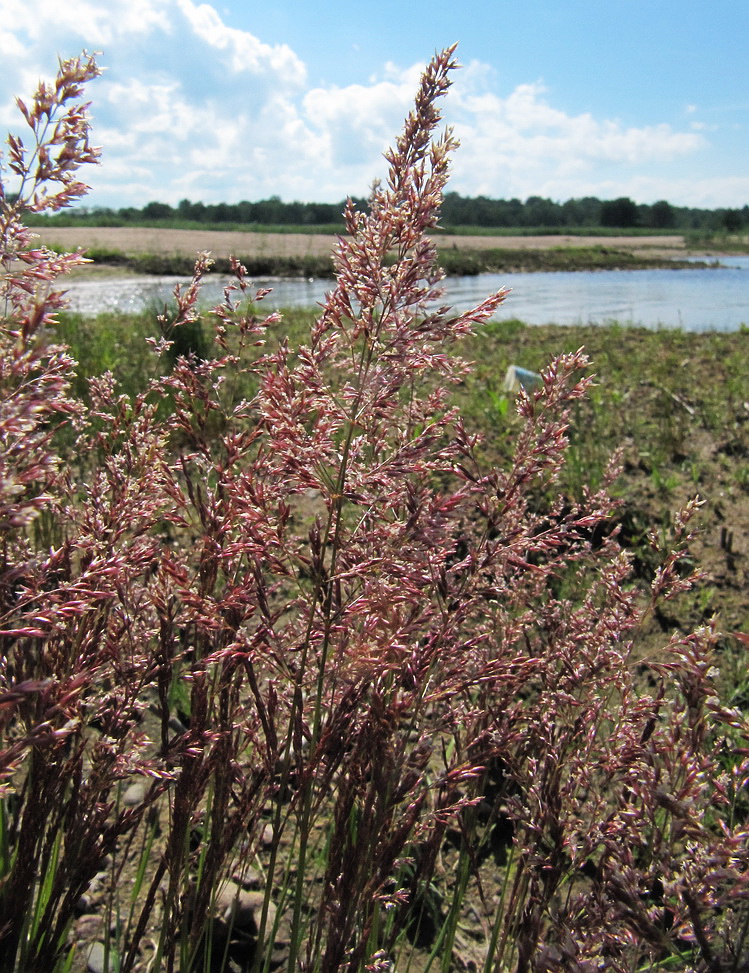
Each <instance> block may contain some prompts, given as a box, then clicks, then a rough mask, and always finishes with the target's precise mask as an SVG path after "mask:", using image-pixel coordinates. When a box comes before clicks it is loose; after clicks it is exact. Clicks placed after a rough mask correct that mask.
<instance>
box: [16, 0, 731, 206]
mask: <svg viewBox="0 0 749 973" xmlns="http://www.w3.org/2000/svg"><path fill="white" fill-rule="evenodd" d="M454 42H457V43H458V45H459V46H458V52H457V57H458V59H459V61H460V63H461V65H462V67H461V69H460V70H458V71H456V72H455V74H454V84H453V86H452V88H451V89H450V92H449V94H448V96H447V98H446V100H445V101H444V120H445V123H446V124H450V125H452V126H453V128H454V130H455V133H456V134H457V136H458V138H459V139H460V142H461V146H460V148H459V149H458V151H457V153H456V155H455V157H454V161H453V164H452V169H451V173H452V174H451V180H450V183H449V186H448V190H453V191H456V192H459V193H460V194H462V195H464V196H477V195H480V194H483V195H486V196H490V197H492V198H495V199H509V198H513V197H517V198H519V199H522V200H525V199H527V198H528V197H529V196H543V197H548V198H550V199H553V200H555V201H558V202H562V201H564V200H567V199H571V198H579V197H582V196H597V197H599V198H600V199H614V198H617V197H619V196H629V197H631V198H632V199H634V200H635V201H636V202H639V203H653V202H655V201H657V200H659V199H667V200H668V201H669V202H671V203H673V204H675V205H684V206H696V207H706V208H717V207H740V206H744V205H745V204H747V203H749V151H748V150H749V56H748V55H749V0H710V3H707V2H706V0H377V2H376V3H375V2H370V0H319V2H313V0H214V2H210V3H201V2H199V0H0V65H2V69H1V70H0V132H4V131H12V132H14V133H16V134H21V135H22V137H23V126H24V123H23V121H22V120H21V119H20V115H19V113H18V110H17V108H16V107H15V102H14V99H15V96H16V95H20V96H21V97H24V98H29V99H30V97H31V95H32V93H33V90H34V88H35V87H36V85H37V83H38V81H39V79H40V78H45V79H51V78H53V77H54V74H55V72H56V69H57V58H58V57H71V56H73V55H75V54H78V53H80V52H81V50H83V49H85V50H87V51H90V52H91V51H96V52H100V54H99V57H98V61H99V64H100V65H101V67H102V68H103V69H104V73H103V75H102V77H100V78H98V79H96V80H95V81H94V82H92V83H91V85H90V86H89V89H88V92H87V98H89V99H90V100H91V102H92V107H91V114H92V116H93V137H92V142H93V143H94V144H95V145H100V146H101V148H102V153H103V154H102V163H101V165H100V166H96V167H93V166H90V167H86V169H85V170H84V174H83V178H84V180H85V181H86V182H87V183H89V185H90V186H91V193H90V195H89V196H88V197H87V199H86V204H87V205H88V206H90V207H97V206H108V207H122V206H138V207H140V206H143V205H145V204H146V203H147V202H150V201H152V200H157V201H160V202H166V203H170V204H172V205H176V204H177V203H178V202H179V201H180V200H181V199H190V200H192V201H202V202H204V203H217V202H238V201H240V200H251V201H255V200H259V199H265V198H268V197H270V196H273V195H276V196H280V197H281V199H283V200H284V201H286V202H289V201H292V200H301V201H306V202H338V201H340V200H342V199H344V198H345V197H346V196H348V195H353V196H364V195H366V194H367V193H368V191H369V187H370V186H371V184H372V182H373V180H375V179H377V178H380V177H382V176H384V175H385V171H386V167H385V163H384V160H383V159H382V153H383V151H384V150H385V149H386V148H387V146H388V145H389V144H390V143H391V142H392V139H393V138H394V136H395V135H396V134H397V133H398V131H399V129H400V127H401V124H402V120H403V118H404V116H405V114H406V113H407V111H408V109H409V105H410V102H411V99H412V97H413V94H414V92H415V90H416V86H417V83H418V78H419V75H420V73H421V70H422V69H423V67H424V65H425V64H426V62H427V61H428V60H429V58H430V57H431V56H432V54H433V53H434V52H435V50H440V49H442V48H444V47H446V46H448V45H450V44H452V43H454ZM8 188H9V189H11V190H12V184H11V181H10V180H8Z"/></svg>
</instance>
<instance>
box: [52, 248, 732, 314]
mask: <svg viewBox="0 0 749 973" xmlns="http://www.w3.org/2000/svg"><path fill="white" fill-rule="evenodd" d="M722 264H723V266H721V267H709V268H699V269H695V270H627V271H616V270H602V271H577V272H575V273H564V272H552V273H548V272H547V273H534V274H479V275H477V276H471V277H448V278H446V281H445V290H446V301H447V303H449V304H451V305H453V306H454V307H455V308H456V310H459V311H462V310H466V309H467V308H470V307H472V306H474V305H476V304H478V303H480V302H481V301H482V300H483V299H484V298H485V297H486V296H487V295H488V294H490V293H492V292H493V291H495V290H497V289H498V288H500V287H503V286H504V287H509V288H511V293H510V295H509V296H508V298H507V300H506V301H505V304H504V305H503V307H502V308H501V309H500V311H499V313H498V314H497V317H499V318H519V319H520V320H522V321H525V322H527V323H528V324H563V325H564V324H608V323H611V322H612V321H618V322H619V323H621V324H634V325H641V326H644V327H647V328H680V329H682V330H684V331H737V330H739V328H740V327H741V326H742V324H743V325H747V326H749V256H731V257H723V258H722ZM184 280H185V279H184V278H175V277H117V278H111V279H109V278H93V279H90V280H89V279H85V278H81V279H76V280H72V281H71V282H70V284H69V286H68V295H69V298H70V304H71V310H74V311H80V312H82V313H84V314H96V313H98V312H100V311H124V312H134V311H142V310H147V309H149V308H151V309H159V310H160V309H161V308H162V307H163V305H164V303H168V302H169V301H170V299H171V294H172V291H173V289H174V286H175V284H177V283H180V282H183V281H184ZM225 283H226V279H225V278H218V277H217V278H216V279H212V278H209V280H208V281H207V282H206V284H205V286H204V288H203V292H202V293H203V301H204V303H205V304H206V305H211V304H216V303H218V302H220V301H221V299H222V296H223V287H224V285H225ZM253 283H255V284H256V285H257V286H258V287H260V286H263V287H264V286H268V287H272V288H273V290H272V293H271V294H270V295H269V296H268V297H267V298H266V299H265V301H264V306H265V307H267V308H268V310H271V309H273V308H279V307H314V306H315V305H316V304H319V303H320V302H322V301H323V300H324V299H325V294H326V293H327V292H328V291H329V290H330V289H331V288H332V287H333V283H332V282H331V281H329V280H298V279H293V280H273V281H263V280H254V281H253Z"/></svg>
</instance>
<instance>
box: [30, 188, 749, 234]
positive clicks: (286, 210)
mask: <svg viewBox="0 0 749 973" xmlns="http://www.w3.org/2000/svg"><path fill="white" fill-rule="evenodd" d="M354 202H355V203H356V205H357V206H358V207H359V208H360V209H364V210H366V208H367V201H366V200H365V199H354ZM344 205H345V202H344V201H341V202H339V203H303V202H298V201H295V202H290V203H286V202H284V201H283V200H282V199H281V198H280V197H279V196H271V197H269V198H268V199H262V200H258V201H257V202H249V201H247V200H242V201H241V202H239V203H202V202H192V201H191V200H189V199H183V200H181V201H180V202H179V203H178V204H177V206H171V205H170V204H169V203H161V202H157V201H152V202H149V203H147V204H146V205H144V206H143V207H142V208H140V209H139V208H137V207H133V206H128V207H122V208H119V209H115V208H109V207H81V208H78V209H75V210H69V211H67V212H66V213H61V214H56V215H54V216H46V217H36V218H33V217H32V219H31V220H30V221H29V222H30V223H32V224H33V223H37V224H38V223H42V222H43V223H51V224H56V225H58V226H62V225H88V226H128V225H138V224H154V223H155V224H159V225H164V224H174V223H179V224H185V223H193V224H194V223H197V224H201V225H222V224H227V225H228V224H231V225H233V226H236V225H246V226H252V225H262V226H297V227H308V226H309V227H313V226H319V227H326V228H330V227H333V226H342V225H343V219H342V215H341V214H342V212H343V208H344ZM440 225H441V227H442V228H443V229H444V230H450V229H453V228H459V227H479V228H485V229H510V228H528V229H530V228H544V229H548V230H552V231H554V230H556V231H562V230H564V229H578V228H586V229H591V230H592V229H617V228H618V229H630V230H635V229H651V230H681V231H690V230H691V231H694V230H696V231H709V232H728V233H736V232H740V231H742V230H744V229H747V228H749V205H745V206H743V207H742V208H718V209H701V208H697V207H689V206H675V205H672V204H671V203H669V202H667V201H666V200H659V201H658V202H655V203H636V202H635V201H634V200H632V199H630V198H629V197H628V196H621V197H619V198H617V199H612V200H601V199H598V198H597V197H595V196H585V197H582V198H579V199H568V200H567V201H566V202H564V203H559V202H555V201H554V200H551V199H546V198H544V197H541V196H529V197H528V198H527V199H526V200H525V201H522V200H520V199H491V198H489V197H487V196H461V195H460V194H459V193H456V192H450V193H447V194H446V195H445V198H444V202H443V204H442V209H441V216H440Z"/></svg>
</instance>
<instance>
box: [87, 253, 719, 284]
mask: <svg viewBox="0 0 749 973" xmlns="http://www.w3.org/2000/svg"><path fill="white" fill-rule="evenodd" d="M87 255H88V256H89V257H90V258H91V260H93V262H94V264H95V265H96V266H99V267H117V268H123V269H126V270H129V271H132V272H133V273H138V274H153V275H156V276H172V275H173V276H182V277H187V276H190V275H191V274H192V270H193V266H194V259H193V258H192V257H189V256H186V255H183V254H155V253H138V254H126V253H124V252H122V251H120V250H112V249H107V248H103V247H91V248H90V249H89V250H88V253H87ZM238 256H239V259H240V260H241V262H242V263H243V264H244V266H245V267H246V268H247V272H248V274H250V276H251V277H259V278H263V277H318V278H332V277H333V276H334V268H333V262H332V260H331V258H330V257H329V256H314V255H301V256H282V255H270V254H249V255H244V256H242V255H238ZM438 263H439V265H440V266H441V267H442V269H443V270H444V271H445V272H446V273H448V274H450V275H454V276H469V275H475V274H481V273H491V272H494V273H499V272H507V273H514V272H523V273H532V272H536V271H576V270H580V271H583V270H648V269H650V270H652V269H661V268H669V269H681V268H685V267H686V268H689V269H692V270H693V269H694V268H695V267H696V266H701V264H699V263H695V262H694V261H685V260H677V259H672V258H668V257H649V256H641V255H637V254H634V253H632V252H631V251H628V250H621V249H616V248H611V247H605V246H595V247H553V248H551V249H548V250H536V249H529V248H523V247H515V248H509V247H508V248H496V249H490V250H478V249H460V248H459V247H458V248H456V247H452V248H449V249H447V248H443V249H440V250H439V251H438ZM213 272H214V273H218V274H229V273H230V272H231V264H230V261H229V259H228V258H226V257H216V258H215V259H214V265H213Z"/></svg>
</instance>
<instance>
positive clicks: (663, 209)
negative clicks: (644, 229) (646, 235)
mask: <svg viewBox="0 0 749 973" xmlns="http://www.w3.org/2000/svg"><path fill="white" fill-rule="evenodd" d="M649 210H650V212H649V213H648V220H647V222H648V225H649V226H652V227H653V228H654V229H658V230H665V229H668V228H669V227H672V226H674V225H675V224H676V214H675V213H674V208H673V206H672V205H671V204H670V203H667V202H666V200H665V199H659V200H658V202H657V203H653V205H652V206H650V207H649Z"/></svg>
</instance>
